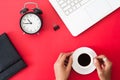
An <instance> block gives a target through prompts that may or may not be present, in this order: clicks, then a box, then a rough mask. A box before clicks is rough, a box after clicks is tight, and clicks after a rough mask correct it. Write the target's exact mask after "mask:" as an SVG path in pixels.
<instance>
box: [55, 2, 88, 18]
mask: <svg viewBox="0 0 120 80" xmlns="http://www.w3.org/2000/svg"><path fill="white" fill-rule="evenodd" d="M56 1H57V3H58V4H59V6H60V7H61V9H62V10H63V12H64V13H65V14H66V15H67V16H68V15H70V14H71V13H73V12H74V11H76V10H77V9H79V8H80V7H81V6H83V5H84V4H86V3H87V2H89V1H90V0H56Z"/></svg>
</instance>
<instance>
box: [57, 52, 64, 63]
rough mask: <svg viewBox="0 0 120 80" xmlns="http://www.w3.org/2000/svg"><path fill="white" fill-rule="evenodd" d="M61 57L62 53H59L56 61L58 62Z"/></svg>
mask: <svg viewBox="0 0 120 80" xmlns="http://www.w3.org/2000/svg"><path fill="white" fill-rule="evenodd" d="M62 56H63V53H60V55H59V56H58V58H57V61H59V60H60V58H61V57H62ZM57 61H56V62H57Z"/></svg>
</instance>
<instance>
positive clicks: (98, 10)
mask: <svg viewBox="0 0 120 80" xmlns="http://www.w3.org/2000/svg"><path fill="white" fill-rule="evenodd" d="M49 1H50V3H51V4H52V6H53V7H54V9H55V10H56V12H57V13H58V15H59V16H60V18H61V19H62V21H63V22H64V24H65V25H66V27H67V28H68V30H69V31H70V32H71V34H72V35H73V36H78V35H79V34H80V33H82V32H83V31H85V30H86V29H88V28H89V27H91V26H92V25H94V24H95V23H96V22H98V21H100V20H101V19H102V18H104V17H105V16H107V15H108V14H110V13H111V12H113V11H115V10H116V9H117V8H119V7H120V0H49Z"/></svg>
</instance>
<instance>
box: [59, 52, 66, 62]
mask: <svg viewBox="0 0 120 80" xmlns="http://www.w3.org/2000/svg"><path fill="white" fill-rule="evenodd" d="M66 58H67V54H63V56H62V57H61V58H60V60H59V61H60V63H63V64H64V61H65V60H66Z"/></svg>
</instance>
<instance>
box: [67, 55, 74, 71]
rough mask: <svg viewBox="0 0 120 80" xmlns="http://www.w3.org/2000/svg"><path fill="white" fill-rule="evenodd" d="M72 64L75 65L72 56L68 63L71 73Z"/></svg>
mask: <svg viewBox="0 0 120 80" xmlns="http://www.w3.org/2000/svg"><path fill="white" fill-rule="evenodd" d="M72 63H73V61H72V56H70V58H69V61H68V65H67V71H71V68H72Z"/></svg>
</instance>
